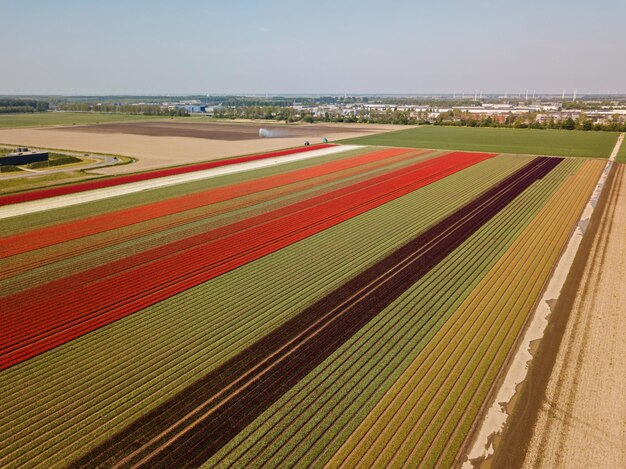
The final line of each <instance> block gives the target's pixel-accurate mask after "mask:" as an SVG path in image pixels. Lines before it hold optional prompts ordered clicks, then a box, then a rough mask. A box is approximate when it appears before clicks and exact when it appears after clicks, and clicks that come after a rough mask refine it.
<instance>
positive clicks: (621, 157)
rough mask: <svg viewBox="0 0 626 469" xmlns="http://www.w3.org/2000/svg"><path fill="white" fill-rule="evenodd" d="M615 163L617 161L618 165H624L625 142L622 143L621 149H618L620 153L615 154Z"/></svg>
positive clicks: (625, 161)
mask: <svg viewBox="0 0 626 469" xmlns="http://www.w3.org/2000/svg"><path fill="white" fill-rule="evenodd" d="M615 161H617V162H618V163H626V141H625V142H622V148H620V151H619V153H618V154H617V159H616V160H615Z"/></svg>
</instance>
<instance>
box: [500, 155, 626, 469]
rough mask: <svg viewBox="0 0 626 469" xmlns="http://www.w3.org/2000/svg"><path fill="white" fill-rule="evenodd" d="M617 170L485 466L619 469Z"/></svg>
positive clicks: (624, 189) (622, 205)
mask: <svg viewBox="0 0 626 469" xmlns="http://www.w3.org/2000/svg"><path fill="white" fill-rule="evenodd" d="M625 171H626V166H623V165H622V166H619V167H618V168H617V170H614V172H613V174H612V175H611V176H610V179H609V181H608V182H607V189H608V190H606V189H605V191H604V193H603V194H602V197H601V199H600V203H599V206H598V207H597V208H596V211H595V213H594V216H593V217H592V220H591V223H590V226H589V228H588V230H589V231H588V234H587V236H586V237H585V238H584V239H583V244H582V245H581V248H580V251H579V254H578V255H577V258H576V261H575V262H574V265H573V267H572V270H571V272H570V276H569V277H568V279H567V282H566V284H565V286H564V288H563V290H562V293H561V298H562V299H560V300H559V302H558V303H557V305H556V308H555V310H554V312H553V316H552V319H551V321H550V324H549V326H548V329H547V332H546V335H545V336H544V338H543V339H542V341H541V344H540V346H539V350H538V352H537V356H536V358H535V360H534V361H533V365H532V367H531V371H530V374H529V378H528V381H527V383H526V384H525V385H524V388H523V391H522V394H521V395H520V400H519V403H518V405H517V407H516V409H515V411H514V413H513V416H512V420H511V422H510V425H509V427H508V428H507V429H506V431H505V433H504V436H503V442H502V446H501V447H500V448H498V449H497V450H496V454H495V459H494V462H493V466H492V467H528V468H531V467H532V468H535V467H545V468H559V467H581V468H583V467H585V468H586V467H611V468H612V467H626V401H625V400H624V389H626V342H625V341H624V340H623V337H624V333H625V332H626V316H625V315H624V311H626V289H625V288H624V284H625V283H626V258H624V255H623V253H624V251H625V250H626V177H625V175H624V173H625Z"/></svg>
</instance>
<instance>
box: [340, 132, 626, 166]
mask: <svg viewBox="0 0 626 469" xmlns="http://www.w3.org/2000/svg"><path fill="white" fill-rule="evenodd" d="M617 137H618V134H617V133H615V132H582V131H570V130H534V129H498V128H470V127H440V126H427V127H417V128H411V129H407V130H399V131H397V132H389V133H384V134H379V135H372V136H368V137H358V138H352V139H348V140H342V141H341V142H340V143H350V144H359V145H381V146H396V147H414V148H435V149H444V150H465V151H485V152H494V153H518V154H528V155H554V156H582V157H593V158H608V157H609V155H610V154H611V150H612V149H613V147H614V146H615V142H616V141H617ZM625 158H626V157H625Z"/></svg>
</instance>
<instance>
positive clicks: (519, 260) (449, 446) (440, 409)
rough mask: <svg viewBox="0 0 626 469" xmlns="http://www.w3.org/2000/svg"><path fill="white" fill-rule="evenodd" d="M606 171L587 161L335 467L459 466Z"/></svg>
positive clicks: (402, 379) (346, 448)
mask: <svg viewBox="0 0 626 469" xmlns="http://www.w3.org/2000/svg"><path fill="white" fill-rule="evenodd" d="M602 166H603V164H602V163H601V162H586V163H584V164H583V165H582V166H581V168H580V170H579V171H578V172H577V173H576V174H575V175H574V176H572V177H570V178H569V179H568V180H567V181H566V182H565V183H564V184H563V185H562V186H561V187H560V188H559V190H558V191H557V192H556V193H554V195H553V196H552V197H551V199H550V200H549V201H548V203H547V204H546V206H545V207H544V208H543V209H542V210H541V212H539V213H538V215H537V216H536V217H535V218H534V219H533V221H532V222H531V223H530V224H529V225H528V227H527V228H526V229H525V231H524V232H523V233H522V234H521V235H520V236H519V237H518V238H517V239H516V240H515V243H514V244H513V245H512V246H511V247H510V248H509V249H508V250H507V252H506V253H505V255H504V256H503V257H502V258H501V259H500V260H499V261H498V262H497V264H496V265H495V266H494V267H493V268H492V269H491V270H490V271H489V273H488V275H487V276H486V277H485V278H484V279H482V280H481V282H480V283H479V284H478V286H477V287H476V288H475V289H474V290H473V291H472V293H471V294H470V295H469V296H468V297H467V298H466V300H465V301H464V302H463V304H462V305H461V306H460V308H459V309H458V310H457V311H455V312H454V314H453V315H452V317H451V318H450V320H448V321H447V322H446V324H445V325H444V327H443V328H442V329H441V330H440V331H439V332H438V333H437V334H436V335H435V336H434V337H433V338H432V340H430V341H429V342H428V344H427V345H426V347H425V348H424V349H423V350H422V351H421V352H420V354H419V355H418V356H417V357H416V358H415V359H414V361H413V362H412V364H411V365H410V366H409V368H408V369H407V371H406V372H405V373H404V374H403V375H402V376H401V377H400V379H399V380H398V382H397V383H396V384H394V385H393V387H392V388H391V389H390V390H389V391H388V392H387V393H386V394H385V396H384V398H383V399H382V400H381V401H380V403H379V404H378V405H377V406H376V408H375V409H374V410H373V411H372V412H371V413H370V414H369V415H368V416H367V417H366V418H365V420H364V421H363V422H362V424H361V425H360V426H359V428H358V429H357V431H356V432H355V433H354V434H353V435H352V436H351V437H350V438H349V439H348V441H347V443H346V444H345V445H344V446H343V448H342V449H341V450H340V451H339V452H338V454H337V455H336V456H335V457H334V458H333V460H332V466H338V465H341V466H345V467H353V466H357V465H370V464H375V465H376V464H382V465H385V464H390V465H402V464H405V463H406V462H407V461H411V463H412V464H413V463H415V464H417V465H425V466H428V467H431V466H434V465H437V464H441V465H443V466H451V465H452V464H453V463H454V460H455V458H456V457H457V453H458V450H459V448H460V446H461V444H462V443H463V441H464V439H465V438H466V437H467V433H468V432H469V429H470V427H471V424H472V423H473V421H474V420H475V418H476V417H477V413H478V409H480V407H481V405H482V403H483V402H484V400H485V398H486V395H487V393H488V391H489V389H490V388H491V386H492V384H493V382H494V380H495V377H496V376H497V373H498V372H499V370H500V369H501V366H502V365H503V362H504V359H505V358H506V356H507V354H508V352H509V351H510V349H511V347H512V344H513V343H514V340H515V338H516V337H517V335H518V333H519V331H520V329H521V327H522V325H523V323H524V322H525V320H526V318H527V317H528V314H529V313H530V312H531V311H532V308H533V305H534V304H535V302H536V300H537V298H538V296H539V294H540V292H541V290H542V288H543V286H544V285H545V282H546V281H547V279H548V276H549V273H550V272H551V269H552V267H553V265H554V263H555V262H556V260H557V259H558V255H559V253H560V252H561V250H562V248H563V247H564V245H565V243H566V242H567V239H568V237H569V234H570V233H571V230H572V228H573V226H574V223H575V221H576V220H577V219H578V216H579V215H580V212H581V211H582V208H583V207H584V204H585V203H586V201H587V200H588V198H589V195H590V194H591V191H592V189H593V186H594V184H595V181H596V180H597V178H598V176H599V174H600V171H601V169H602ZM572 194H575V196H574V197H572Z"/></svg>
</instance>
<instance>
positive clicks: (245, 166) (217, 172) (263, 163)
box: [0, 145, 363, 219]
mask: <svg viewBox="0 0 626 469" xmlns="http://www.w3.org/2000/svg"><path fill="white" fill-rule="evenodd" d="M359 148H363V146H361V145H338V146H334V147H330V148H322V149H320V150H311V151H307V152H303V153H295V154H293V155H285V156H277V157H274V158H266V159H263V160H257V161H248V162H245V163H235V164H230V165H226V166H219V167H217V168H211V169H205V170H202V171H194V172H192V173H186V174H178V175H175V176H165V177H160V178H155V179H149V180H147V181H138V182H131V183H128V184H121V185H119V186H113V187H105V188H102V189H94V190H91V191H85V192H77V193H76V194H66V195H60V196H57V197H50V198H47V199H41V200H33V201H29V202H23V203H19V204H12V205H6V206H2V207H0V219H4V218H10V217H16V216H19V215H25V214H27V213H36V212H42V211H45V210H52V209H56V208H62V207H69V206H71V205H77V204H82V203H86V202H93V201H95V200H102V199H107V198H110V197H116V196H118V195H126V194H132V193H135V192H141V191H145V190H150V189H157V188H161V187H167V186H173V185H175V184H182V183H185V182H191V181H198V180H201V179H209V178H213V177H217V176H224V175H226V174H234V173H241V172H244V171H251V170H253V169H259V168H266V167H268V166H275V165H279V164H285V163H291V162H293V161H300V160H306V159H309V158H317V157H320V156H328V155H333V154H336V153H343V152H346V151H351V150H357V149H359Z"/></svg>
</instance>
